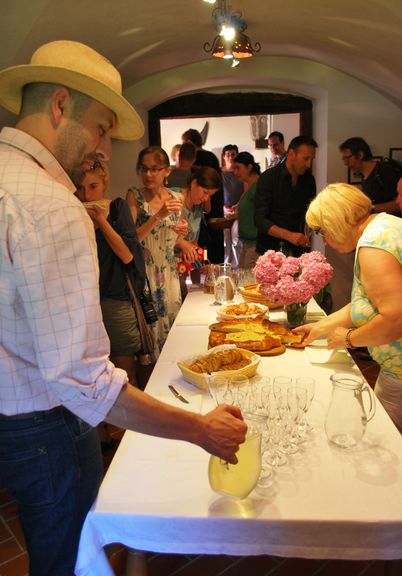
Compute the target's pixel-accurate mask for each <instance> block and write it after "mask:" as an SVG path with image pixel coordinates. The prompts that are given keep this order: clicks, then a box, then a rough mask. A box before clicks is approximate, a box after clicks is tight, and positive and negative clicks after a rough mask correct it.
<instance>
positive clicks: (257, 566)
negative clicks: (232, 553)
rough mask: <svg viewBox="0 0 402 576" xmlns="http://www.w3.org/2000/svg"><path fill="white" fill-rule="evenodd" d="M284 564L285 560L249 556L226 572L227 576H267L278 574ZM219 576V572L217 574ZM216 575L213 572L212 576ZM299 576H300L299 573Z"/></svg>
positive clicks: (239, 560) (240, 559)
mask: <svg viewBox="0 0 402 576" xmlns="http://www.w3.org/2000/svg"><path fill="white" fill-rule="evenodd" d="M282 563H283V560H281V559H278V558H273V557H271V556H247V557H245V558H238V559H237V561H236V562H235V563H233V566H232V567H231V568H229V569H228V570H227V571H226V572H225V576H243V575H246V574H249V575H250V576H265V574H276V571H275V569H276V570H278V569H279V568H280V566H281V564H282ZM216 574H218V572H217V573H216ZM213 575H214V573H213V572H211V576H213ZM297 576H299V574H298V573H297Z"/></svg>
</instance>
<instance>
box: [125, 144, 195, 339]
mask: <svg viewBox="0 0 402 576" xmlns="http://www.w3.org/2000/svg"><path fill="white" fill-rule="evenodd" d="M170 170H171V168H170V165H169V156H168V155H167V153H166V152H165V150H163V149H162V148H160V147H159V146H149V147H147V148H144V149H143V150H141V152H140V154H139V156H138V161H137V173H138V174H140V175H141V178H142V181H143V187H142V188H140V189H137V188H131V189H130V190H128V192H127V196H126V199H127V201H128V202H129V204H130V206H131V211H132V214H133V218H134V221H135V223H136V226H137V234H138V238H139V240H140V242H142V245H143V249H144V259H145V265H146V272H147V276H148V280H149V283H150V287H151V292H152V297H153V301H154V304H155V309H156V312H157V314H158V321H157V322H156V323H155V324H154V325H153V327H154V333H155V339H156V343H157V345H158V347H159V350H160V349H161V348H162V346H163V344H164V342H165V340H166V338H167V335H168V334H169V330H170V327H171V326H172V324H173V322H174V319H175V318H176V315H177V313H178V311H179V309H180V306H181V303H182V298H181V294H180V282H179V274H178V270H177V262H176V257H175V253H174V249H175V245H176V242H177V239H178V235H179V234H181V233H183V232H184V233H185V232H186V231H187V228H186V229H185V231H184V230H183V227H182V225H181V224H180V214H181V211H182V208H183V199H182V196H181V194H180V193H178V192H173V191H172V190H170V189H169V188H166V186H165V180H166V178H167V177H168V175H169V173H170Z"/></svg>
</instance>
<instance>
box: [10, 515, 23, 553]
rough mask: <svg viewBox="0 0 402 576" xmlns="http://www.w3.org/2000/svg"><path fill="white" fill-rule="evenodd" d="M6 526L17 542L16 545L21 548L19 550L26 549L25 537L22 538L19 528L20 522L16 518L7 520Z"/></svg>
mask: <svg viewBox="0 0 402 576" xmlns="http://www.w3.org/2000/svg"><path fill="white" fill-rule="evenodd" d="M7 525H8V527H9V529H10V530H11V532H12V533H13V535H14V537H15V538H16V539H17V540H18V543H19V545H20V546H21V548H23V549H24V550H25V549H26V544H25V537H24V534H23V532H22V528H21V524H20V521H19V519H18V516H17V517H16V518H12V519H11V520H9V521H8V522H7Z"/></svg>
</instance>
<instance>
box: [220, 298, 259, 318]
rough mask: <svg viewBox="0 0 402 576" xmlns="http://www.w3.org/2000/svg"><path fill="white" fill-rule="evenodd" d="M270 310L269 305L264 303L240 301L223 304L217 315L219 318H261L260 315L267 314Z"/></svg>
mask: <svg viewBox="0 0 402 576" xmlns="http://www.w3.org/2000/svg"><path fill="white" fill-rule="evenodd" d="M268 311H269V308H268V306H264V305H263V304H257V303H255V302H239V303H238V304H227V305H226V306H221V308H219V310H218V312H217V316H218V319H219V320H235V319H245V318H259V317H260V316H265V315H266V314H267V312H268Z"/></svg>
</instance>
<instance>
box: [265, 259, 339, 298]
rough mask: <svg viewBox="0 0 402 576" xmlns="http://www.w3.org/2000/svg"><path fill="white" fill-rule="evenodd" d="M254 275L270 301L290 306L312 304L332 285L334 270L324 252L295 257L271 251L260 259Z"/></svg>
mask: <svg viewBox="0 0 402 576" xmlns="http://www.w3.org/2000/svg"><path fill="white" fill-rule="evenodd" d="M254 274H255V277H256V280H257V282H258V283H259V284H260V290H261V293H262V294H264V296H266V297H267V299H268V300H271V301H276V302H279V303H280V304H283V305H287V304H296V303H299V302H308V301H309V300H310V299H311V298H312V297H313V296H314V294H316V293H317V292H319V291H320V290H321V288H323V287H324V286H325V285H326V284H328V282H329V281H330V279H331V278H332V274H333V269H332V266H331V265H330V264H328V262H327V260H326V258H325V256H323V255H322V254H321V253H320V252H307V253H305V254H302V256H300V258H294V257H292V256H289V257H286V256H285V255H284V254H283V253H282V252H274V251H273V250H268V251H267V252H265V254H263V255H262V256H260V257H259V258H258V260H257V263H256V265H255V268H254Z"/></svg>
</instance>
